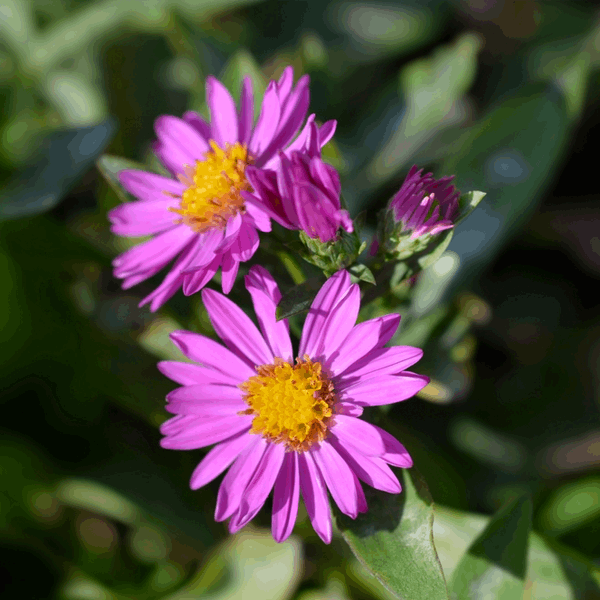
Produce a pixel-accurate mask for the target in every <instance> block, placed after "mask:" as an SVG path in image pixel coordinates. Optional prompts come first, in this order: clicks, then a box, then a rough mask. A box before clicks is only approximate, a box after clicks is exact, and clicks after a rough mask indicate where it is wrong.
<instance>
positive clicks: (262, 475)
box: [229, 444, 285, 533]
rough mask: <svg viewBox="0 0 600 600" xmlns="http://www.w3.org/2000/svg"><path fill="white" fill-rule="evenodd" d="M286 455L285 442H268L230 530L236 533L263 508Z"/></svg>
mask: <svg viewBox="0 0 600 600" xmlns="http://www.w3.org/2000/svg"><path fill="white" fill-rule="evenodd" d="M284 456H285V447H284V446H283V444H268V445H267V449H266V450H265V453H264V455H263V457H262V460H261V461H260V463H259V464H258V467H257V468H256V471H255V472H254V475H253V476H252V479H251V481H250V483H249V484H248V486H247V487H246V491H245V492H244V495H243V497H242V501H241V503H240V506H239V509H238V516H237V518H234V519H232V521H234V522H232V523H230V524H229V525H230V526H229V531H230V532H231V533H235V532H236V531H238V530H239V529H241V528H242V527H244V525H246V524H247V523H249V522H250V521H251V520H252V519H253V518H254V517H255V516H256V514H257V513H258V511H259V510H260V509H261V508H262V506H263V504H264V503H265V500H266V499H267V496H268V495H269V494H270V493H271V490H272V489H273V485H274V484H275V480H276V479H277V475H279V470H280V469H281V465H282V463H283V459H284Z"/></svg>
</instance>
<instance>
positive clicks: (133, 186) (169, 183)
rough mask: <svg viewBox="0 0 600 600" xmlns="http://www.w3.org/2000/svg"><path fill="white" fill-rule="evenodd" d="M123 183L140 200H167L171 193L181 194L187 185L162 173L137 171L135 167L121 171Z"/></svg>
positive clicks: (120, 175)
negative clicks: (167, 194)
mask: <svg viewBox="0 0 600 600" xmlns="http://www.w3.org/2000/svg"><path fill="white" fill-rule="evenodd" d="M119 181H120V182H121V185H122V186H123V187H124V188H125V189H126V190H127V191H128V192H129V193H130V194H133V195H134V196H135V197H136V198H139V199H140V200H144V201H146V200H165V199H167V198H168V196H166V195H165V192H168V193H169V194H174V195H175V196H181V194H183V192H184V191H185V185H183V183H180V182H179V181H177V179H170V178H169V177H164V176H162V175H156V174H154V173H146V171H136V170H134V169H125V170H124V171H121V172H120V173H119Z"/></svg>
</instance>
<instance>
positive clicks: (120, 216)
mask: <svg viewBox="0 0 600 600" xmlns="http://www.w3.org/2000/svg"><path fill="white" fill-rule="evenodd" d="M178 206H179V199H177V198H167V197H165V198H163V199H162V200H149V201H146V202H143V201H139V202H129V203H127V204H121V205H119V206H117V207H116V208H113V209H112V210H111V211H109V213H108V218H109V220H110V221H111V222H112V227H111V228H110V230H111V231H112V232H113V233H114V234H116V235H122V236H128V237H140V236H143V235H153V234H156V233H160V232H161V231H164V230H165V229H170V228H171V227H175V226H176V225H177V223H176V222H177V221H178V220H179V219H180V217H179V215H178V214H177V213H175V212H173V211H171V210H169V208H176V207H178Z"/></svg>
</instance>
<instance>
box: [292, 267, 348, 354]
mask: <svg viewBox="0 0 600 600" xmlns="http://www.w3.org/2000/svg"><path fill="white" fill-rule="evenodd" d="M350 285H351V284H350V275H349V274H348V271H338V272H337V273H335V275H333V276H332V277H330V278H329V279H328V280H327V281H326V282H325V284H324V285H323V287H322V288H321V289H320V290H319V292H318V293H317V295H316V297H315V299H314V300H313V303H312V305H311V307H310V310H309V311H308V315H307V316H306V320H305V321H304V327H303V329H302V336H301V339H300V349H299V351H298V355H299V356H304V354H308V355H309V356H313V354H314V352H315V351H316V350H317V349H318V346H319V343H320V341H321V332H322V330H323V326H324V324H325V321H326V320H327V317H328V316H329V313H330V311H331V310H332V308H333V307H334V306H335V305H336V304H337V303H338V302H339V300H340V298H341V297H342V296H343V295H344V294H345V293H346V292H347V291H348V288H349V287H350Z"/></svg>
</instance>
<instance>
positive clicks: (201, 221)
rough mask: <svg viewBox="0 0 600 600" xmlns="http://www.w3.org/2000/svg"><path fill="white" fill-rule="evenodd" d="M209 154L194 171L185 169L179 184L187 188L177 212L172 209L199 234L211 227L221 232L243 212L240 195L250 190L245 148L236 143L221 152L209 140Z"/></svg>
mask: <svg viewBox="0 0 600 600" xmlns="http://www.w3.org/2000/svg"><path fill="white" fill-rule="evenodd" d="M210 147H211V150H208V151H207V152H206V154H205V155H204V160H197V161H196V168H195V169H194V168H192V167H189V166H186V168H185V175H180V176H179V180H180V181H181V182H182V183H183V184H184V185H187V186H188V187H187V189H186V190H185V191H184V192H183V194H182V195H181V204H180V208H171V209H170V210H172V211H173V212H176V213H179V214H180V215H181V221H180V222H182V223H185V224H186V225H188V226H189V227H191V228H192V229H193V230H194V231H197V232H198V233H201V232H203V231H206V230H207V229H210V228H212V227H219V228H221V229H223V228H224V227H225V225H226V224H227V221H228V219H229V218H230V217H232V216H234V215H235V214H237V213H240V212H241V213H243V212H244V199H243V198H242V194H241V192H242V191H244V190H246V191H249V190H251V189H252V188H251V187H250V184H249V183H248V181H247V179H246V176H245V170H246V165H248V164H250V163H251V162H252V161H251V159H250V157H249V156H248V149H247V148H246V146H245V145H242V144H240V143H239V142H236V143H235V144H233V145H230V144H226V146H225V149H224V150H223V149H222V148H220V147H219V146H218V145H217V143H216V142H215V141H214V140H210Z"/></svg>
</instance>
